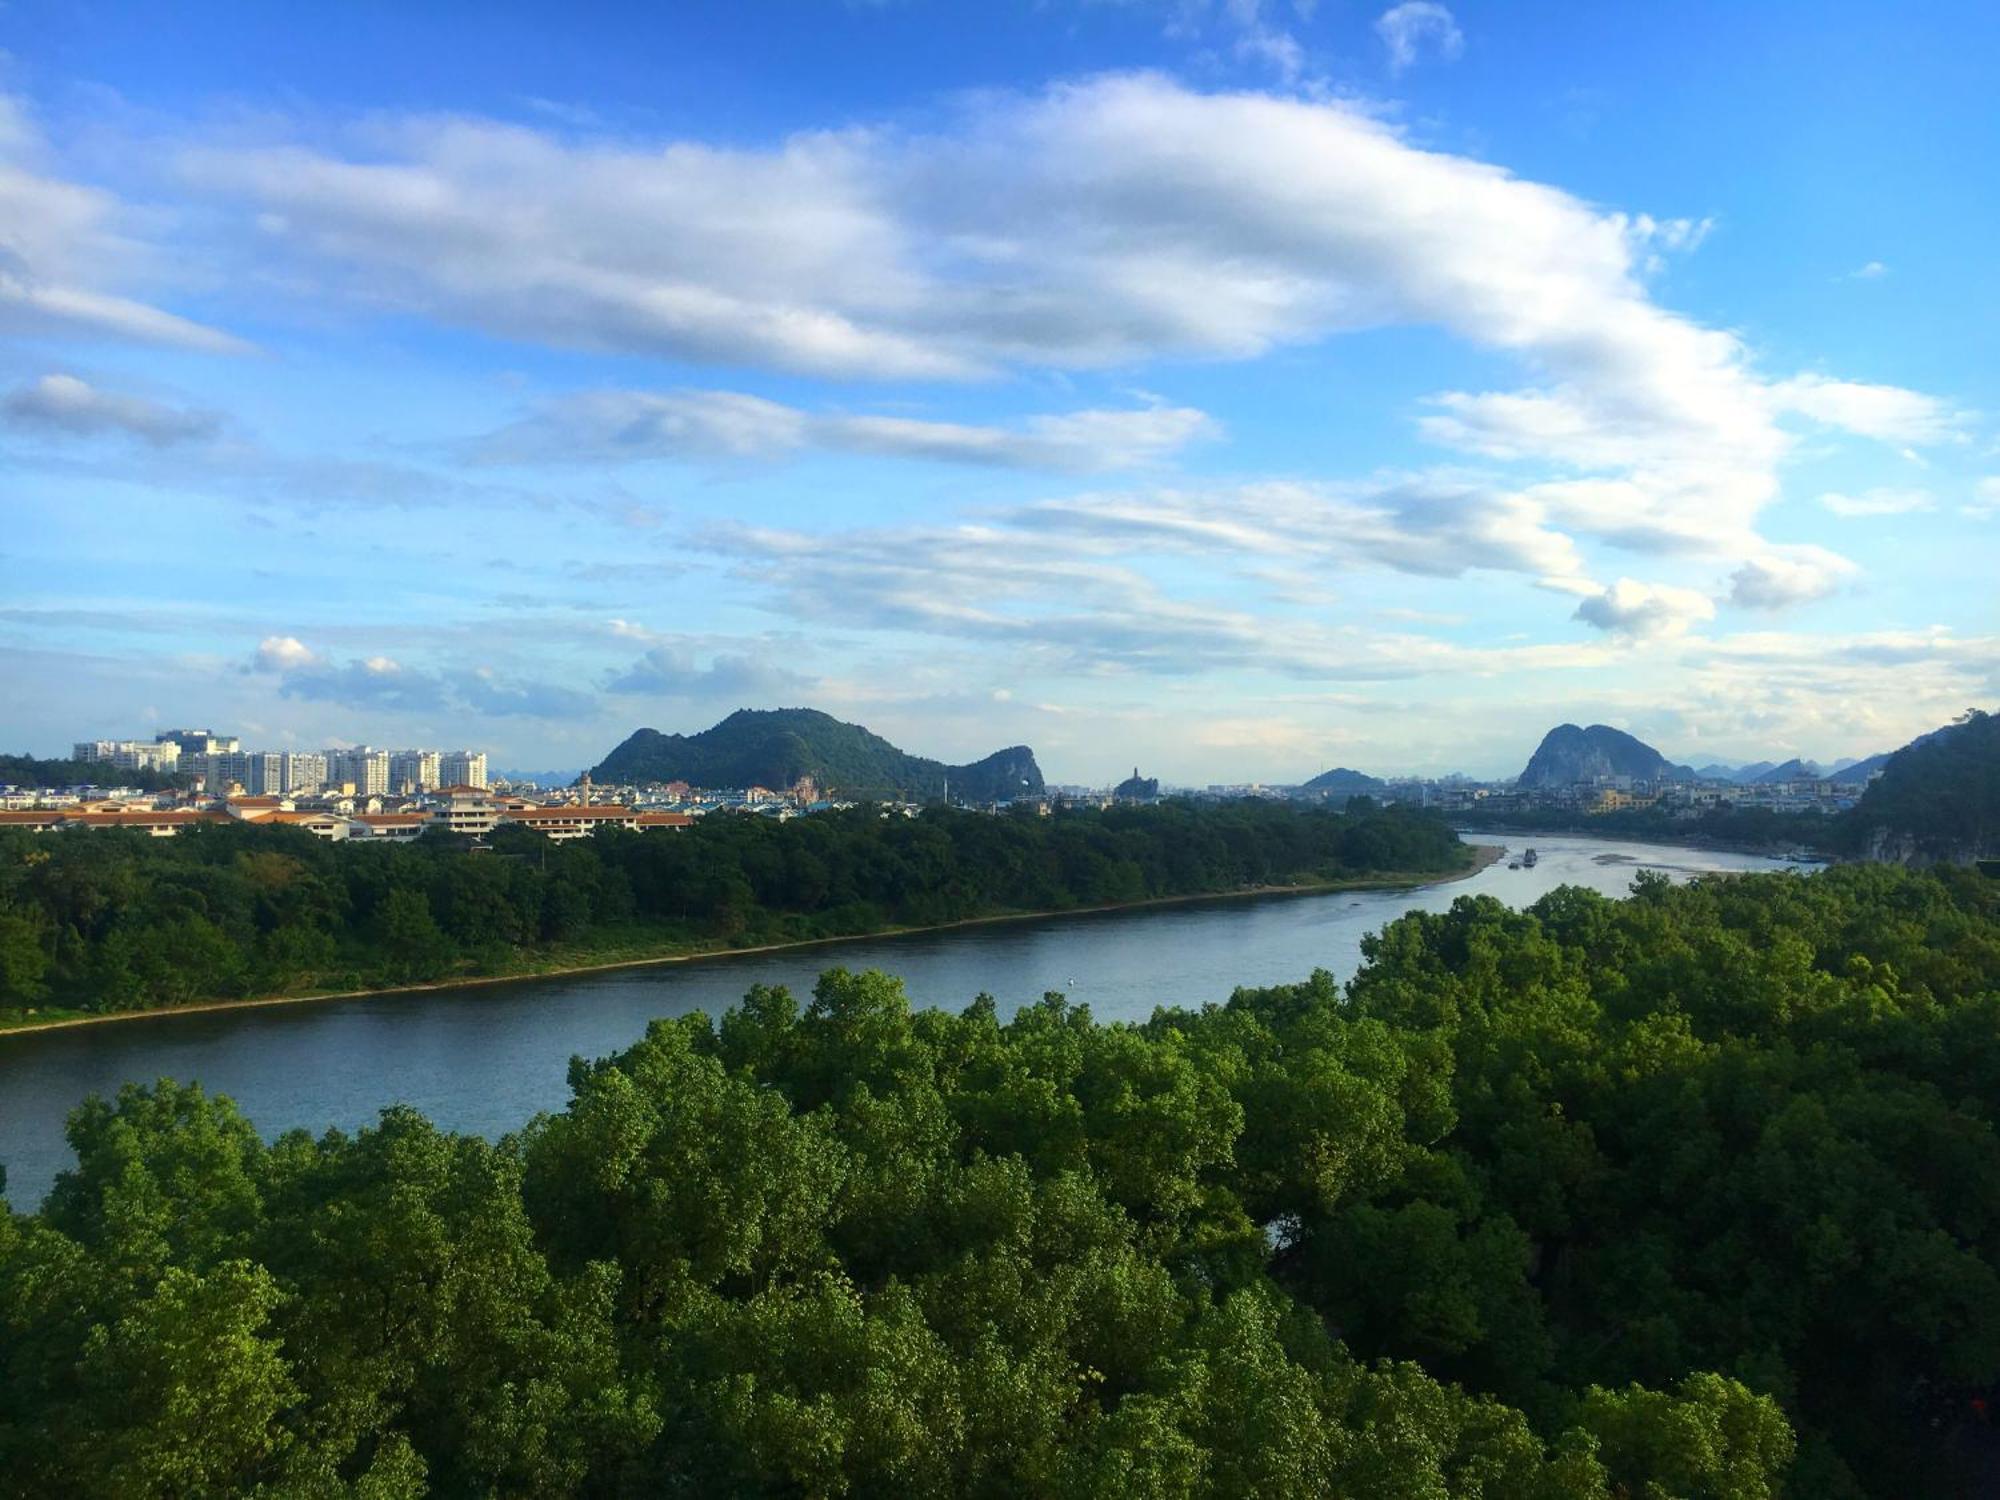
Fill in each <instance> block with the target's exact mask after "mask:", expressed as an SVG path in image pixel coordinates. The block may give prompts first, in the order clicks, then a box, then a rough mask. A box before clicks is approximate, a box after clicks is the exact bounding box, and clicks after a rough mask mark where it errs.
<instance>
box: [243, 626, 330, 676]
mask: <svg viewBox="0 0 2000 1500" xmlns="http://www.w3.org/2000/svg"><path fill="white" fill-rule="evenodd" d="M317 660H319V658H318V656H317V655H316V654H315V653H314V652H313V650H312V648H311V647H309V646H307V645H306V643H305V642H304V641H302V640H300V639H299V638H298V637H297V636H295V635H267V636H265V637H264V639H263V640H262V641H260V642H258V644H257V655H256V656H255V658H254V659H253V661H252V665H253V666H255V667H256V668H257V669H258V670H259V671H263V672H284V671H289V670H291V669H292V668H295V667H304V666H310V665H311V664H312V663H314V662H315V661H317Z"/></svg>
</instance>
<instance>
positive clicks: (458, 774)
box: [438, 750, 486, 787]
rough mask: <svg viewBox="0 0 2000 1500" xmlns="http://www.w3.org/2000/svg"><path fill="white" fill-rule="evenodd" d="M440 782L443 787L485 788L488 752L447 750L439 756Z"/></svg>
mask: <svg viewBox="0 0 2000 1500" xmlns="http://www.w3.org/2000/svg"><path fill="white" fill-rule="evenodd" d="M438 781H439V784H440V785H442V786H477V787H483V786H485V785H486V752H485V751H484V750H446V751H445V752H444V753H443V754H441V755H439V756H438Z"/></svg>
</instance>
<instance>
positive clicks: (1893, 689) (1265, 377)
mask: <svg viewBox="0 0 2000 1500" xmlns="http://www.w3.org/2000/svg"><path fill="white" fill-rule="evenodd" d="M0 48H4V59H0V512H4V516H0V520H4V527H5V529H4V532H0V570H3V571H0V576H4V579H5V584H6V587H5V590H4V595H0V653H4V655H0V686H3V687H4V689H5V695H6V701H7V703H8V706H9V712H8V714H7V716H6V721H5V722H6V727H7V728H8V729H9V730H10V731H11V733H10V734H9V735H8V736H7V740H8V745H7V748H10V749H12V748H21V749H30V750H34V751H37V752H39V753H51V752H55V751H58V750H62V749H64V748H66V747H67V745H68V744H69V742H70V741H72V740H74V739H78V738H83V737H86V736H89V737H95V736H101V735H123V734H137V733H144V732H149V731H150V730H151V729H153V728H155V727H159V726H161V725H163V724H167V723H182V722H190V721H194V722H203V723H212V724H213V725H214V726H215V727H217V728H226V729H229V730H233V731H235V732H238V733H240V734H242V735H244V737H245V738H246V740H248V741H252V742H255V743H256V744H258V745H269V746H273V747H283V746H287V745H297V746H307V747H310V746H318V745H322V744H328V743H348V742H357V741H368V742H372V743H375V744H385V745H400V744H407V743H450V744H473V745H481V746H485V747H487V748H488V749H489V750H490V751H491V752H492V754H493V755H494V757H495V761H496V764H502V765H512V766H518V767H523V768H539V767H552V766H554V767H567V766H578V765H584V764H588V763H590V762H592V761H594V760H595V759H597V758H598V757H599V756H600V755H601V754H602V753H603V752H604V751H605V750H607V749H608V748H609V747H610V746H611V745H612V744H614V743H615V742H616V741H617V740H618V739H620V738H622V737H623V735H624V734H625V733H627V732H628V731H629V730H630V729H631V728H633V727H634V726H636V725H639V724H650V725H654V726H656V727H659V728H662V729H669V730H672V729H679V730H691V729H695V728H700V727H703V726H705V725H707V724H708V723H711V722H713V721H714V720H715V719H716V718H718V717H720V715H721V714H723V713H725V712H727V711H728V710H729V709H731V708H734V707H738V706H745V705H748V706H762V707H769V706H778V705H783V704H797V703H807V704H812V705H815V706H819V707H823V708H826V709H829V710H831V711H833V712H836V713H838V714H841V715H842V716H843V717H848V718H853V719H857V720H860V721H861V722H864V723H867V724H869V725H870V726H871V727H874V728H876V729H878V730H880V731H882V732H884V733H886V734H888V735H889V736H890V737H891V738H893V739H895V740H897V741H898V742H899V743H901V744H904V745H905V746H907V747H908V748H911V749H913V750H916V751H918V752H921V753H927V754H935V755H940V756H945V757H948V758H959V757H970V756H975V755H978V754H982V753H984V752H985V751H987V750H989V749H991V748H993V747H995V746H997V745H1001V744H1005V743H1012V742H1017V741H1025V742H1027V743H1029V744H1032V745H1034V746H1035V747H1036V748H1037V750H1038V751H1039V752H1040V754H1041V758H1042V762H1043V765H1044V768H1045V769H1046V770H1047V771H1048V773H1049V774H1050V775H1051V776H1052V777H1053V778H1055V779H1058V780H1078V781H1102V780H1106V779H1109V778H1111V777H1113V776H1114V775H1117V774H1122V773H1123V772H1124V771H1125V770H1127V769H1129V768H1130V766H1131V765H1132V764H1133V763H1134V762H1135V761H1136V762H1138V763H1139V764H1141V765H1142V766H1143V767H1144V768H1145V769H1146V770H1147V771H1148V772H1149V773H1152V774H1159V775H1162V776H1165V777H1167V778H1168V779H1170V780H1174V781H1179V782H1191V783H1202V782H1208V781H1237V780H1249V779H1264V780H1277V781H1283V780H1292V779H1297V778H1300V777H1303V776H1306V775H1310V774H1311V773H1313V772H1315V771H1317V770H1320V769H1322V768H1324V767H1326V766H1328V765H1333V764H1347V765H1354V766H1358V767H1361V768H1362V769H1366V770H1371V771H1378V772H1379V771H1394V770H1419V771H1428V772H1443V771H1448V770H1454V769H1462V770H1466V771H1471V772H1475V773H1492V774H1497V773H1508V772H1511V771H1513V770H1516V769H1518V767H1519V765H1520V764H1521V762H1522V761H1523V760H1524V759H1525V757H1526V755H1527V753H1528V752H1529V750H1530V749H1532V747H1533V745H1534V743H1535V741H1536V739H1537V738H1538V737H1539V735H1540V734H1541V732H1542V731H1543V730H1544V729H1546V728H1547V727H1548V726H1549V725H1551V724H1553V723H1556V722H1559V721H1561V720H1565V719H1572V720H1578V721H1593V720H1602V721H1606V722H1610V723H1614V724H1618V725H1621V726H1623V727H1625V728H1628V729H1631V730H1632V731H1633V732H1635V733H1638V734H1640V735H1642V736H1643V737H1645V738H1647V739H1649V740H1651V741H1653V742H1655V743H1657V744H1658V745H1660V746H1661V748H1663V749H1664V750H1666V751H1667V752H1668V753H1669V754H1671V755H1673V756H1675V757H1676V758H1685V759H1692V760H1708V759H1724V760H1731V759H1741V760H1748V759H1753V758H1755V759H1767V758H1768V759H1781V758H1784V757H1787V756H1790V755H1793V754H1804V755H1811V756H1818V757H1821V758H1830V757H1833V756H1838V755H1861V754H1865V753H1869V752H1872V751H1875V750H1878V749H1883V748H1887V747H1890V746H1893V745H1895V744H1899V743H1901V742H1902V741H1903V740H1905V739H1907V738H1909V737H1910V736H1911V735H1912V734H1914V733H1917V732H1920V731H1921V730H1923V729H1926V728H1929V727H1932V726H1934V725H1935V724H1937V723H1940V722H1942V721H1944V720H1945V719H1948V718H1950V717H1952V716H1954V715H1956V714H1957V713H1959V712H1960V711H1962V710H1963V709H1964V708H1965V707H1967V706H1969V705H1972V704H1983V705H1989V706H1990V705H1991V704H1992V702H1993V700H1994V699H1995V698H1996V697H2000V604H1996V598H2000V589H1996V588H1995V582H1994V581H1995V578H1996V576H2000V423H1996V419H1995V413H1996V411H2000V381H1996V376H1995V373H1994V366H1993V364H1992V360H1991V351H1992V350H1993V349H1994V348H1995V347H2000V300H1997V299H1995V298H1994V297H1993V296H1992V294H1991V287H1992V284H1993V278H1994V272H1995V264H1994V261H1995V250H1994V246H1995V245H1996V244H2000V199H1996V198H1995V195H1994V194H1993V193H1992V192H1991V191H1990V187H1989V186H1988V183H1989V179H1990V176H1991V173H1990V169H1989V166H1988V164H1990V163H1991V161H1992V160H1993V159H1994V158H1995V155H1996V148H2000V112H1996V111H1995V110H1994V109H1993V108H1992V106H1991V80H1992V78H1993V77H1995V76H2000V23H1996V22H1995V20H1994V19H1993V18H1992V16H1991V14H1990V13H1989V12H1988V11H1987V10H1986V9H1985V8H1984V7H1981V6H1976V5H1914V6H1900V7H1894V8H1890V7H1883V6H1879V5H1874V6H1862V5H1849V4H1824V3H1821V4H1814V5H1810V6H1808V5H1789V4H1775V3H1766V4H1759V5H1756V6H1741V5H1719V4H1715V5H1700V4H1697V5H1684V6H1674V7H1666V6H1660V7H1632V6H1605V5H1582V4H1577V5H1528V6H1499V5H1478V4H1470V3H1465V4H1459V3H1453V4H1449V5H1446V4H1438V3H1432V0H1414V3H1402V4H1397V5H1394V6H1387V5H1384V4H1380V3H1378V4H1375V5H1371V6H1360V5H1351V4H1336V3H1333V0H1320V3H1318V4H1316V5H1293V4H1276V3H1272V0H1265V3H1263V4H1258V3H1256V0H1221V3H1207V4H1204V3H1197V0H1186V3H1162V4H1149V3H1143V0H1124V3H1118V0H1048V3H1043V4H1034V5H1008V4H993V5H978V6H975V5H970V4H965V5H934V4H922V3H915V0H907V3H884V4H854V5H838V4H827V5H762V6H743V5H713V6H704V5H681V6H672V7H638V6H634V7H622V6H604V5H598V6H588V5H587V6H577V7H570V8H568V9H566V10H565V12H564V13H563V16H562V18H561V20H560V21H559V22H558V21H556V20H555V19H554V18H553V13H551V12H548V11H547V10H546V9H545V8H538V7H537V8H531V7H495V6H479V7H473V6H445V5H439V6H430V7H407V6H389V5H357V6H351V7H341V8H333V7H327V8H324V9H323V10H321V11H320V12H319V13H317V14H314V13H312V12H309V11H307V10H304V9H302V8H297V7H292V8H284V9H282V10H281V9H279V8H275V7H264V8H256V7H240V6H227V7H225V6H219V5H218V6H202V5H189V6H183V7H176V9H175V11H174V15H173V19H172V22H171V24H170V25H163V24H162V21H161V18H160V13H159V12H158V11H157V10H155V9H150V8H141V7H112V6H103V5H78V4H66V5H53V4H49V5H44V4H36V3H23V0H14V3H12V4H10V5H9V6H7V8H6V9H5V10H0Z"/></svg>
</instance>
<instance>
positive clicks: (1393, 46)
mask: <svg viewBox="0 0 2000 1500" xmlns="http://www.w3.org/2000/svg"><path fill="white" fill-rule="evenodd" d="M1375 34H1376V35H1377V36H1379V37H1381V38H1382V45H1383V46H1385V47H1387V48H1388V49H1389V67H1390V70H1391V71H1393V72H1397V73H1400V72H1402V71H1403V69H1405V68H1407V67H1410V66H1412V65H1413V64H1414V63H1416V62H1417V61H1418V59H1419V58H1420V57H1421V56H1422V54H1423V52H1424V50H1425V49H1426V48H1429V49H1430V50H1431V51H1432V52H1433V54H1434V55H1435V56H1437V57H1439V58H1442V59H1443V60H1445V61H1447V62H1449V61H1450V60H1451V59H1453V58H1455V57H1457V56H1458V55H1459V54H1460V53H1462V52H1463V51H1464V50H1465V33H1464V32H1462V31H1460V30H1459V29H1458V22H1457V21H1456V20H1455V19H1453V17H1452V14H1451V12H1450V11H1448V10H1446V9H1445V8H1444V7H1443V6H1442V5H1439V4H1438V3H1437V0H1403V3H1402V4H1401V5H1397V6H1394V7H1392V8H1391V9H1389V10H1385V11H1383V12H1382V14H1381V15H1380V16H1379V17H1377V18H1376V21H1375Z"/></svg>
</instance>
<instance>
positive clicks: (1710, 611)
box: [1575, 578, 1715, 639]
mask: <svg viewBox="0 0 2000 1500" xmlns="http://www.w3.org/2000/svg"><path fill="white" fill-rule="evenodd" d="M1575 618H1576V619H1579V620H1581V621H1583V622H1584V623H1585V624H1586V625H1594V626H1596V627H1597V628H1598V629H1599V630H1602V631H1606V632H1609V633H1610V634H1613V635H1623V636H1631V637H1635V638H1638V639H1652V638H1655V637H1659V636H1674V635H1682V634H1684V633H1686V632H1687V631H1688V630H1689V629H1690V628H1692V627H1693V626H1694V625H1696V624H1698V623H1699V622H1701V621H1703V620H1712V619H1714V618H1715V604H1714V602H1713V601H1712V600H1710V599H1709V597H1708V596H1707V595H1706V594H1702V593H1698V592H1696V591H1695V590H1693V589H1684V588H1676V587H1674V586H1673V585H1671V584H1662V583H1639V582H1637V581H1635V580H1633V579H1630V578H1621V579H1619V580H1618V581H1617V582H1616V583H1614V584H1612V585H1611V586H1610V587H1609V588H1607V589H1604V590H1602V591H1601V592H1599V593H1596V594H1592V595H1591V596H1590V597H1588V598H1586V599H1585V600H1583V602H1582V603H1580V604H1578V605H1577V607H1576V615H1575Z"/></svg>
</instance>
